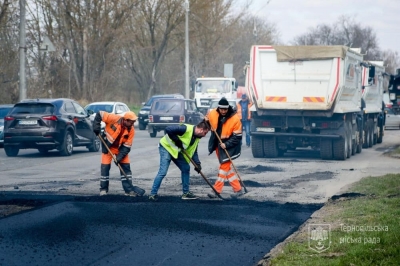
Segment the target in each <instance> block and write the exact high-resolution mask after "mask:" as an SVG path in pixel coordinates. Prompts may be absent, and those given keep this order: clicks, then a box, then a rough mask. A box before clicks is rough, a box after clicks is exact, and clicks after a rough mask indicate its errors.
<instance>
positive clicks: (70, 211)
mask: <svg viewBox="0 0 400 266" xmlns="http://www.w3.org/2000/svg"><path fill="white" fill-rule="evenodd" d="M105 198H106V199H105ZM121 199H122V198H121ZM320 207H321V206H319V205H300V204H276V203H272V202H254V201H249V200H245V199H241V200H237V201H229V202H226V201H225V202H224V201H220V200H196V201H182V200H180V199H177V197H163V198H162V201H161V202H156V203H154V202H148V201H147V198H144V197H143V198H140V199H134V200H131V201H130V202H126V200H121V201H118V198H113V197H108V196H107V197H103V198H99V197H93V198H81V199H78V198H77V199H75V200H69V201H64V202H61V203H58V204H52V205H48V206H45V207H41V208H39V209H36V210H33V211H28V212H24V213H21V214H18V215H14V216H10V217H6V218H3V219H0V250H1V253H0V265H110V264H112V265H114V264H115V265H174V266H175V265H210V266H213V265H229V266H234V265H254V264H255V263H257V262H258V261H259V260H260V259H262V257H263V256H264V255H265V254H266V253H268V252H269V251H270V250H271V249H272V248H273V247H274V246H275V245H277V244H278V243H279V242H281V241H283V240H284V239H285V238H286V237H287V236H289V235H290V234H291V233H292V232H294V231H295V230H296V229H297V228H298V227H299V226H300V225H301V224H302V223H303V222H304V221H305V220H306V219H308V218H309V216H310V215H311V214H312V213H313V212H314V211H315V210H317V209H318V208H320Z"/></svg>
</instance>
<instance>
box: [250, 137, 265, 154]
mask: <svg viewBox="0 0 400 266" xmlns="http://www.w3.org/2000/svg"><path fill="white" fill-rule="evenodd" d="M263 146H264V144H263V139H262V138H260V137H254V136H253V137H252V138H251V152H252V153H253V157H254V158H263V157H264V148H263Z"/></svg>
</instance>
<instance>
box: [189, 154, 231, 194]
mask: <svg viewBox="0 0 400 266" xmlns="http://www.w3.org/2000/svg"><path fill="white" fill-rule="evenodd" d="M181 152H182V153H183V154H184V155H185V156H186V157H187V158H189V160H190V162H191V163H192V164H193V166H194V167H195V168H197V164H196V163H195V162H194V161H193V159H192V157H190V156H189V154H188V153H187V152H186V151H185V150H184V149H181ZM199 174H200V175H201V176H202V177H203V178H204V180H205V181H206V182H207V184H208V185H209V186H210V187H211V188H212V190H213V191H214V193H215V194H216V195H217V197H218V198H220V199H222V200H227V199H225V198H223V197H222V196H221V194H220V193H218V192H217V191H216V190H215V188H214V186H213V185H212V184H211V183H210V181H208V179H207V178H206V177H205V175H204V174H203V172H201V171H199Z"/></svg>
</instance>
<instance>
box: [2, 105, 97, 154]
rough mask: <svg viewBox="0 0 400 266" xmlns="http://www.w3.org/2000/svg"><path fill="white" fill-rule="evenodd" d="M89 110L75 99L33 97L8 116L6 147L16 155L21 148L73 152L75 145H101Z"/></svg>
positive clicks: (6, 122)
mask: <svg viewBox="0 0 400 266" xmlns="http://www.w3.org/2000/svg"><path fill="white" fill-rule="evenodd" d="M90 114H91V111H90V112H89V113H88V112H86V111H85V109H84V108H83V107H82V106H80V105H79V104H78V103H77V102H76V101H74V100H71V99H34V100H33V99H29V100H23V101H21V102H19V103H17V104H15V105H14V107H13V108H12V109H11V110H10V112H9V113H8V115H7V116H6V117H5V118H4V151H5V152H6V154H7V156H10V157H15V156H17V155H18V152H19V150H20V149H38V150H39V152H40V153H43V154H44V153H47V152H48V151H49V150H52V149H57V150H59V152H60V154H61V155H63V156H70V155H71V154H72V152H73V149H74V147H77V146H86V147H87V148H88V149H89V151H91V152H97V151H99V149H100V140H99V139H98V138H97V137H96V135H95V134H94V133H93V127H92V122H91V121H90Z"/></svg>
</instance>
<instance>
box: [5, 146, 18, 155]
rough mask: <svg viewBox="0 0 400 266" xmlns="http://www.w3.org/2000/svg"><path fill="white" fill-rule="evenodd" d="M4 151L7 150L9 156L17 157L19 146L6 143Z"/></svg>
mask: <svg viewBox="0 0 400 266" xmlns="http://www.w3.org/2000/svg"><path fill="white" fill-rule="evenodd" d="M4 151H5V152H6V154H7V156H8V157H16V156H17V155H18V152H19V148H15V147H12V146H7V145H5V146H4Z"/></svg>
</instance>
